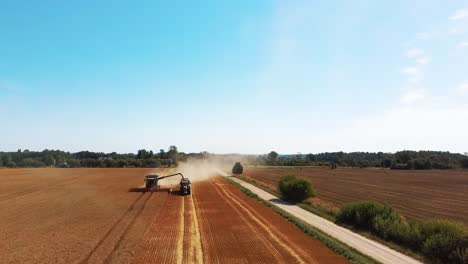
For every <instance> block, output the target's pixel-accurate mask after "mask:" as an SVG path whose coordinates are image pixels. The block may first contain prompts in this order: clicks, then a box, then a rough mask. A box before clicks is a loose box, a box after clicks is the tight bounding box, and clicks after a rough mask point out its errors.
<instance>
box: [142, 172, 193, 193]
mask: <svg viewBox="0 0 468 264" xmlns="http://www.w3.org/2000/svg"><path fill="white" fill-rule="evenodd" d="M177 175H180V176H181V177H182V178H181V179H180V183H179V186H180V189H179V193H180V194H181V195H190V194H191V193H192V190H191V189H192V188H191V186H190V185H191V183H190V180H189V179H188V178H185V177H184V175H182V173H174V174H170V175H166V176H159V175H157V174H149V175H146V176H145V187H146V190H147V191H151V190H154V189H156V190H157V189H159V185H158V182H159V181H160V180H162V179H165V178H169V177H174V176H177Z"/></svg>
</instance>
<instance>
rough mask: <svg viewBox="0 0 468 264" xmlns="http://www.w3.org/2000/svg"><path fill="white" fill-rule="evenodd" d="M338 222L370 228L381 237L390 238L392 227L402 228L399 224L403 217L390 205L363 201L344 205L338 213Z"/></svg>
mask: <svg viewBox="0 0 468 264" xmlns="http://www.w3.org/2000/svg"><path fill="white" fill-rule="evenodd" d="M337 222H339V223H343V224H348V225H352V226H354V227H356V228H359V229H363V230H369V231H371V232H373V233H374V234H376V235H378V236H380V237H383V238H388V236H389V235H390V233H389V231H390V229H391V228H392V229H399V228H400V227H399V226H398V225H399V224H400V223H401V222H402V218H401V217H400V215H399V214H398V213H397V212H395V211H394V210H393V209H392V208H391V207H389V206H386V205H383V204H380V203H377V202H372V201H361V202H354V203H350V204H347V205H345V206H343V207H342V208H341V210H340V212H339V213H338V216H337ZM390 227H391V228H390Z"/></svg>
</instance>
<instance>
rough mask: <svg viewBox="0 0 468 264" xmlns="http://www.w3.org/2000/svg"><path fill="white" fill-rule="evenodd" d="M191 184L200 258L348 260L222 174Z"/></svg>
mask: <svg viewBox="0 0 468 264" xmlns="http://www.w3.org/2000/svg"><path fill="white" fill-rule="evenodd" d="M195 187H196V192H195V193H194V196H193V198H194V200H195V205H196V209H197V214H198V218H199V221H200V232H201V238H202V244H203V255H204V261H205V263H347V261H346V259H344V258H343V257H341V256H338V255H336V254H335V253H333V252H332V251H331V250H330V249H328V248H326V247H325V246H324V245H323V244H321V243H320V242H318V241H317V240H315V239H313V238H312V237H310V236H308V235H306V234H304V233H303V232H302V231H300V230H299V229H297V228H296V227H295V226H293V225H292V224H291V223H289V222H288V221H286V220H285V219H284V218H282V217H281V216H279V215H277V214H276V213H274V212H273V211H272V210H271V209H270V208H268V207H266V206H265V205H263V204H261V203H260V202H257V201H255V200H253V199H252V198H250V197H248V196H246V195H245V194H243V193H242V192H241V191H240V190H239V189H237V188H236V187H234V186H232V185H231V184H229V183H227V182H226V181H225V180H223V179H221V178H215V179H212V180H209V181H205V182H200V183H197V184H195Z"/></svg>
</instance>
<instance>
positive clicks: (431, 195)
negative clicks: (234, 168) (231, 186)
mask: <svg viewBox="0 0 468 264" xmlns="http://www.w3.org/2000/svg"><path fill="white" fill-rule="evenodd" d="M288 174H297V175H301V176H303V177H305V178H307V179H309V180H310V181H311V182H312V184H313V185H314V187H315V188H316V189H317V193H318V195H317V197H318V199H320V200H322V201H323V202H325V203H333V204H335V205H338V206H340V205H343V204H344V203H347V202H351V201H356V200H376V201H380V202H383V203H387V204H388V205H390V206H392V207H394V208H395V209H397V210H398V211H399V212H400V213H402V214H403V215H404V216H406V217H409V218H416V219H428V218H447V219H452V220H458V221H462V222H464V223H468V171H461V170H443V171H441V170H428V171H397V170H388V169H358V168H338V169H336V170H330V169H329V168H323V167H295V168H294V167H292V168H249V169H247V170H246V172H245V174H244V176H246V177H249V178H251V179H254V180H256V181H258V182H260V183H263V184H265V185H268V186H269V187H271V188H273V189H276V186H277V183H278V180H279V178H280V177H281V176H284V175H288ZM312 202H314V203H317V202H318V201H317V199H315V200H313V201H312ZM328 206H329V205H328Z"/></svg>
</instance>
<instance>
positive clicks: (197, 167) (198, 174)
mask: <svg viewBox="0 0 468 264" xmlns="http://www.w3.org/2000/svg"><path fill="white" fill-rule="evenodd" d="M233 164H234V163H232V162H231V161H226V160H223V159H189V160H187V161H184V162H179V165H178V166H177V168H172V169H170V170H168V171H166V173H164V174H161V173H156V174H160V175H161V176H164V175H167V174H172V173H178V172H180V173H182V174H183V175H184V177H186V178H189V179H190V181H191V182H197V181H203V180H207V179H209V178H211V177H215V176H229V174H228V173H227V172H229V171H230V170H231V168H232V166H233ZM179 181H180V177H178V176H175V177H170V178H166V179H163V180H161V181H160V184H161V185H164V186H169V185H178V184H179Z"/></svg>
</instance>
